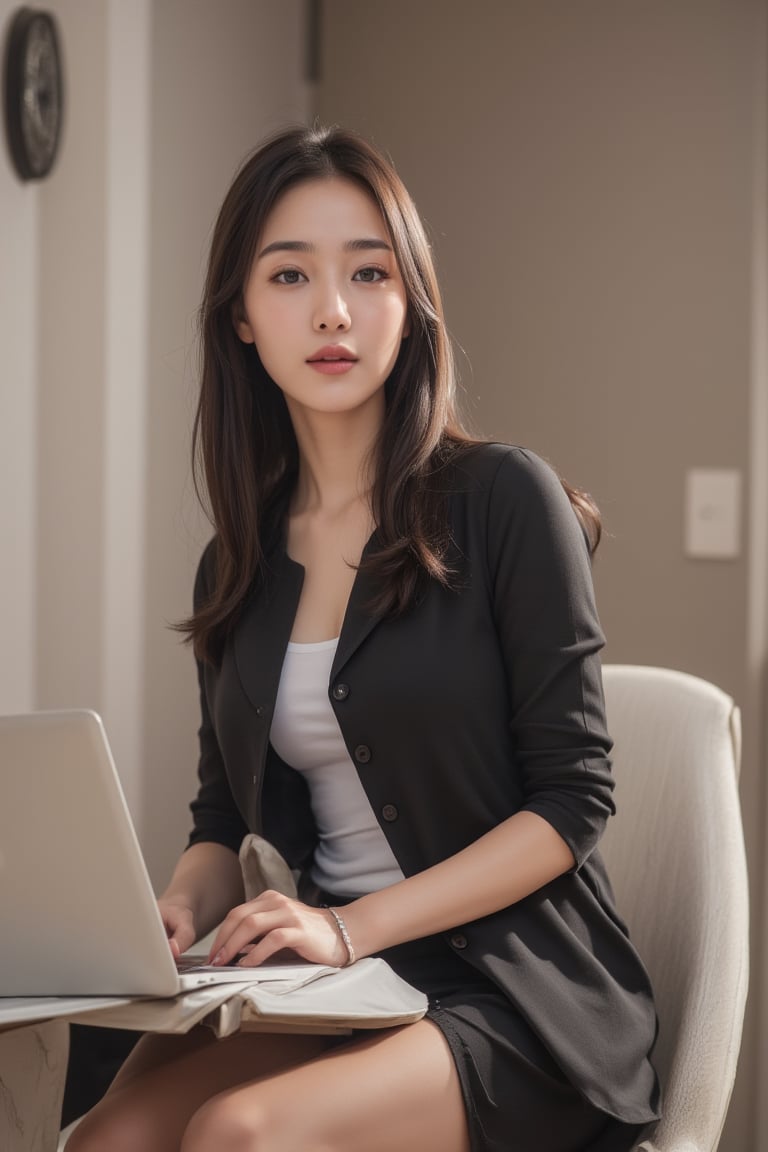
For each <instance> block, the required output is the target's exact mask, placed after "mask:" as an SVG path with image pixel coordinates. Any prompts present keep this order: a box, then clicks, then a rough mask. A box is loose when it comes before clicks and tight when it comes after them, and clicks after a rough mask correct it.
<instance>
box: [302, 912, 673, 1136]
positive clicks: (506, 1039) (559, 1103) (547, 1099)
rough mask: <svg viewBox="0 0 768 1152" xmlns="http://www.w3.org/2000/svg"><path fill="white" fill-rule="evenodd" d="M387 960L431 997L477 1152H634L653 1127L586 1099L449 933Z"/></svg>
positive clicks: (404, 947)
mask: <svg viewBox="0 0 768 1152" xmlns="http://www.w3.org/2000/svg"><path fill="white" fill-rule="evenodd" d="M347 902H348V901H346V900H344V899H343V898H341V899H340V898H338V897H334V896H332V895H330V894H323V897H322V903H326V904H330V905H331V906H334V905H343V904H345V903H347ZM378 955H380V956H381V958H382V959H384V960H386V961H387V963H388V964H389V965H390V967H392V968H393V969H394V971H395V972H397V974H398V976H401V977H402V979H403V980H407V982H408V983H409V984H412V985H413V987H414V988H418V989H419V990H420V991H421V992H423V993H424V994H425V995H426V996H427V998H428V1000H429V1008H428V1009H427V1018H428V1019H429V1020H432V1021H433V1022H434V1023H435V1024H436V1025H437V1027H438V1028H439V1029H440V1030H441V1032H442V1033H443V1035H444V1036H445V1039H446V1041H447V1043H448V1046H449V1047H450V1049H451V1053H452V1054H453V1059H454V1061H455V1063H456V1069H457V1071H458V1075H459V1080H460V1083H461V1090H462V1094H463V1097H464V1106H465V1108H466V1113H467V1124H468V1128H469V1136H470V1147H471V1150H472V1152H511V1150H514V1152H630V1149H632V1148H634V1146H635V1145H636V1144H637V1142H638V1141H639V1140H640V1139H641V1138H642V1136H643V1135H644V1134H645V1133H646V1131H647V1130H650V1129H651V1128H652V1127H653V1125H638V1124H629V1123H625V1122H624V1121H622V1120H618V1119H616V1118H615V1117H612V1116H608V1115H607V1114H606V1113H605V1112H602V1111H601V1110H600V1109H598V1108H596V1107H595V1105H594V1104H591V1103H590V1102H589V1101H588V1100H587V1099H586V1098H585V1097H584V1096H582V1095H581V1093H580V1092H578V1090H577V1089H576V1088H574V1086H573V1085H572V1084H571V1083H570V1082H569V1081H568V1080H567V1079H566V1077H565V1076H564V1074H563V1073H562V1071H561V1070H560V1068H559V1066H558V1065H557V1064H556V1063H555V1061H554V1060H553V1059H552V1056H551V1055H550V1054H549V1052H548V1051H547V1049H546V1048H545V1047H544V1045H543V1044H542V1043H541V1041H540V1040H539V1038H538V1037H537V1036H536V1034H535V1033H534V1032H533V1031H532V1029H531V1028H530V1027H529V1025H528V1024H527V1023H526V1021H525V1020H524V1019H523V1017H522V1016H521V1015H520V1013H519V1012H518V1011H517V1009H516V1008H515V1007H514V1005H513V1004H512V1003H511V1002H510V1001H509V1000H508V999H507V997H506V996H504V994H503V993H502V992H501V991H500V990H499V989H498V988H497V987H496V985H495V984H494V983H493V982H492V981H490V980H489V979H487V977H485V976H483V975H482V973H480V972H478V971H477V970H476V969H475V968H473V967H472V965H470V964H468V963H466V962H465V961H463V960H462V959H461V957H460V956H458V955H457V954H456V953H455V952H454V951H453V950H452V949H451V948H450V947H449V946H448V944H447V943H446V942H445V940H443V938H442V937H441V936H428V937H425V938H424V939H421V940H414V941H412V942H410V943H407V944H398V945H397V946H396V947H394V948H387V949H385V950H384V951H383V952H380V953H378Z"/></svg>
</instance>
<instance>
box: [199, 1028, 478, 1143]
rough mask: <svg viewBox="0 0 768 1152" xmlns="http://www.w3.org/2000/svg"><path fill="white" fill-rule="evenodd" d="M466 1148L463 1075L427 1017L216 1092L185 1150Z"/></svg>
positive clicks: (446, 1045) (369, 1035) (201, 1110)
mask: <svg viewBox="0 0 768 1152" xmlns="http://www.w3.org/2000/svg"><path fill="white" fill-rule="evenodd" d="M214 1148H215V1149H216V1152H329V1150H332V1152H468V1149H469V1136H468V1132H467V1121H466V1114H465V1109H464V1102H463V1098H462V1092H461V1086H460V1083H459V1077H458V1074H457V1072H456V1067H455V1064H454V1061H453V1057H452V1055H451V1052H450V1049H449V1047H448V1044H447V1043H446V1041H445V1038H444V1036H443V1034H442V1032H441V1031H440V1030H439V1029H438V1028H437V1027H436V1026H435V1025H434V1024H432V1023H431V1022H429V1021H427V1020H424V1021H420V1022H419V1023H417V1024H411V1025H407V1026H405V1027H403V1028H398V1029H392V1030H388V1031H386V1032H384V1033H375V1034H368V1035H367V1037H366V1038H365V1039H362V1040H355V1041H350V1042H349V1043H346V1044H344V1045H342V1046H339V1047H337V1048H334V1049H331V1050H329V1051H328V1052H326V1053H324V1054H323V1055H321V1056H318V1057H317V1058H316V1059H314V1060H312V1061H310V1062H307V1063H303V1064H301V1065H298V1066H294V1067H292V1068H288V1069H286V1070H284V1071H282V1072H277V1073H274V1074H272V1075H269V1076H267V1077H263V1078H261V1079H259V1080H257V1081H253V1082H251V1083H248V1084H241V1085H239V1086H238V1087H235V1088H230V1089H228V1090H226V1091H224V1092H222V1093H219V1094H218V1095H216V1096H214V1097H212V1098H211V1099H210V1100H209V1101H208V1102H207V1103H206V1104H204V1105H203V1106H202V1107H201V1108H200V1109H199V1110H198V1111H197V1112H196V1114H195V1115H194V1117H193V1118H192V1120H191V1122H190V1124H189V1126H188V1128H187V1130H186V1133H185V1136H184V1139H183V1141H182V1152H210V1150H211V1149H214Z"/></svg>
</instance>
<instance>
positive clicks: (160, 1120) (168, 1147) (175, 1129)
mask: <svg viewBox="0 0 768 1152" xmlns="http://www.w3.org/2000/svg"><path fill="white" fill-rule="evenodd" d="M329 1042H331V1041H329V1038H328V1037H322V1036H298V1035H297V1036H293V1035H279V1034H278V1035H273V1034H260V1033H249V1032H238V1033H236V1034H235V1035H233V1036H229V1037H227V1038H226V1039H224V1040H217V1039H216V1037H215V1036H214V1035H213V1033H212V1032H210V1031H209V1029H207V1028H204V1027H199V1028H195V1029H193V1030H192V1032H190V1033H188V1034H187V1035H186V1036H162V1035H146V1036H144V1037H142V1039H141V1040H140V1041H139V1043H138V1044H137V1045H136V1047H135V1048H134V1050H133V1052H132V1053H131V1054H130V1056H129V1058H128V1060H127V1061H126V1062H125V1064H124V1065H123V1067H122V1068H121V1069H120V1071H119V1072H118V1074H117V1076H116V1077H115V1080H114V1081H113V1083H112V1085H111V1086H110V1088H109V1091H108V1092H107V1094H106V1095H105V1096H104V1097H103V1098H102V1099H101V1100H100V1101H99V1103H98V1104H97V1105H96V1106H95V1107H94V1108H93V1109H91V1111H90V1112H89V1113H88V1114H87V1115H86V1116H85V1117H84V1118H83V1120H82V1121H81V1122H80V1124H79V1125H78V1126H77V1128H76V1129H75V1130H74V1132H73V1133H72V1135H71V1136H70V1138H69V1140H68V1141H67V1152H96V1150H98V1152H103V1150H104V1149H105V1148H108V1149H109V1150H110V1152H175V1150H176V1149H178V1148H179V1146H180V1143H181V1137H182V1134H183V1132H184V1129H185V1128H186V1126H187V1124H188V1122H189V1120H190V1118H191V1116H192V1115H193V1114H194V1113H195V1112H196V1111H197V1109H199V1108H200V1106H201V1105H202V1104H204V1103H205V1101H206V1100H207V1099H209V1097H211V1096H214V1095H216V1094H217V1093H220V1092H223V1091H224V1090H225V1089H227V1088H230V1087H232V1086H234V1085H236V1084H241V1083H242V1082H243V1081H250V1080H258V1079H259V1078H260V1077H263V1076H269V1075H270V1074H273V1073H274V1072H276V1071H280V1070H282V1069H285V1068H288V1067H290V1066H292V1065H295V1064H300V1063H302V1062H304V1061H307V1060H312V1059H314V1058H315V1057H316V1056H318V1055H320V1054H321V1053H322V1052H323V1051H325V1050H326V1049H327V1047H328V1045H329Z"/></svg>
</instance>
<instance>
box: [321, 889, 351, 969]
mask: <svg viewBox="0 0 768 1152" xmlns="http://www.w3.org/2000/svg"><path fill="white" fill-rule="evenodd" d="M323 907H324V908H328V911H329V912H330V914H331V916H333V918H334V920H335V921H336V927H337V928H338V930H339V934H340V936H341V938H342V940H343V941H344V947H345V948H346V950H347V962H346V964H345V965H344V967H345V968H349V966H350V964H354V962H355V949H354V947H353V946H352V941H351V940H350V938H349V932H348V931H347V926H346V924H345V923H344V921H343V920H342V918H341V916H339V914H338V912H337V911H336V909H335V908H329V907H328V905H327V904H324V905H323Z"/></svg>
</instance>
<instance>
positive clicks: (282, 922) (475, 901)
mask: <svg viewBox="0 0 768 1152" xmlns="http://www.w3.org/2000/svg"><path fill="white" fill-rule="evenodd" d="M573 866H574V858H573V854H572V853H571V850H570V849H569V848H568V845H567V844H566V843H565V841H564V840H563V839H562V838H561V837H560V836H559V835H558V833H557V832H556V831H555V830H554V828H553V827H552V826H551V824H548V823H547V821H546V820H544V819H543V818H542V817H541V816H538V815H537V814H536V813H535V812H517V813H515V815H514V816H510V817H509V819H507V820H505V821H504V822H503V823H502V824H499V825H498V826H497V827H496V828H493V829H491V831H490V832H486V833H485V835H484V836H481V837H480V838H479V839H478V840H476V841H475V842H474V843H473V844H470V845H469V846H468V847H467V848H464V849H463V850H462V851H461V852H457V853H456V855H455V856H451V857H449V858H448V859H447V860H442V861H441V862H440V863H439V864H434V865H433V866H432V867H431V868H427V869H425V870H424V871H423V872H419V873H418V874H417V875H415V876H410V877H408V878H407V879H405V880H400V881H399V882H398V883H396V884H392V885H391V886H389V887H387V888H382V889H381V890H380V891H378V892H372V893H371V894H370V895H368V896H361V897H360V898H359V899H358V900H355V901H354V902H353V903H351V904H348V905H346V907H344V908H343V909H342V910H341V914H342V916H343V919H344V922H345V924H346V926H347V930H348V932H349V935H350V938H351V941H352V945H353V947H354V949H355V956H356V957H357V959H360V958H361V957H363V956H370V955H371V954H372V953H374V952H379V951H381V950H382V949H383V948H387V947H390V946H391V945H393V944H402V943H404V942H405V941H406V940H416V939H419V938H420V937H422V936H430V935H432V934H433V933H435V932H443V931H445V930H447V929H450V928H455V927H457V926H459V925H461V924H465V923H467V922H468V921H471V920H476V919H479V918H480V917H482V916H488V915H490V914H491V913H492V912H498V911H499V909H501V908H506V907H507V906H508V905H509V904H514V903H515V902H516V901H518V900H522V899H523V898H524V897H525V896H529V895H530V894H531V893H532V892H535V891H536V890H537V889H538V888H541V887H542V886H543V885H544V884H547V883H549V881H550V880H554V879H555V878H556V877H557V876H560V875H562V874H563V873H564V872H567V871H568V870H569V869H571V868H573ZM254 940H256V941H258V942H257V943H256V944H255V945H254V946H253V948H252V949H251V951H250V952H249V954H248V955H247V956H246V957H245V959H244V960H243V961H242V964H243V966H247V967H250V966H252V965H256V964H261V963H263V961H265V960H267V959H269V957H270V956H272V955H273V954H274V953H275V952H277V951H279V950H280V949H282V948H292V949H294V950H295V951H296V952H298V953H299V954H300V955H301V956H303V957H304V958H305V959H307V960H311V961H313V962H314V963H318V964H335V965H338V966H341V965H343V964H345V963H346V960H347V954H346V949H345V947H344V945H343V943H342V942H341V938H340V936H339V933H338V930H337V928H336V925H335V922H334V921H333V920H332V919H331V917H330V915H329V913H328V912H326V911H323V910H322V909H317V908H310V907H307V906H306V905H304V904H300V903H299V902H298V901H296V900H291V899H290V898H289V897H287V896H283V895H282V894H281V893H279V892H264V893H262V895H261V896H258V897H257V898H256V899H255V900H251V901H249V902H248V903H247V904H242V905H240V906H239V907H237V908H233V909H232V911H231V912H230V913H229V915H228V916H227V918H226V920H225V921H224V923H223V925H222V927H221V929H220V930H219V933H218V935H217V937H216V940H215V942H214V944H213V947H212V948H211V960H212V962H214V963H217V964H229V963H231V961H232V960H233V958H234V957H235V956H236V955H237V954H238V953H239V952H241V951H246V950H247V948H248V946H249V945H250V944H251V943H252V941H254Z"/></svg>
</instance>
